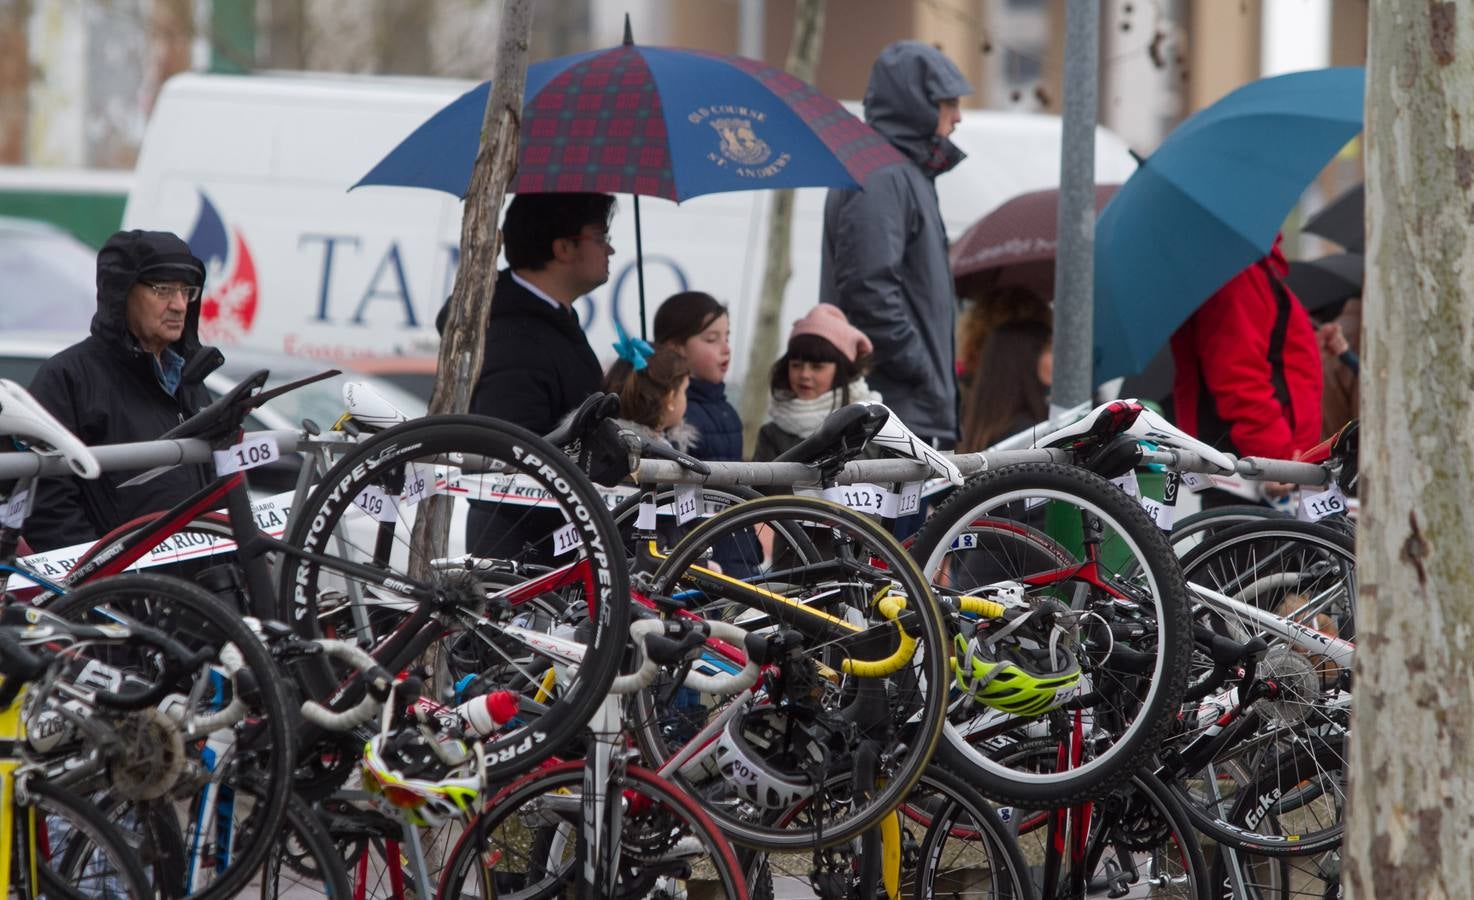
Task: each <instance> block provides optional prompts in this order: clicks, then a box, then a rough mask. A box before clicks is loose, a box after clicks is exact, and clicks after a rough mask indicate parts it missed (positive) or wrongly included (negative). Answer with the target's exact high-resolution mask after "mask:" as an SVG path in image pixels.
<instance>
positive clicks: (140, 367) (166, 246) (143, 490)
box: [24, 231, 213, 550]
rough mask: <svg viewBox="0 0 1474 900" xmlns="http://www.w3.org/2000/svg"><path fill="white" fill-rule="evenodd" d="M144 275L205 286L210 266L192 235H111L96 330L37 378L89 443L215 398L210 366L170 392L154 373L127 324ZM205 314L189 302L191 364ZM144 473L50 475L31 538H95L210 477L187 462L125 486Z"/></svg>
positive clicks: (129, 436) (41, 395)
mask: <svg viewBox="0 0 1474 900" xmlns="http://www.w3.org/2000/svg"><path fill="white" fill-rule="evenodd" d="M143 276H154V277H157V278H159V279H160V280H168V281H184V282H187V283H191V284H198V285H201V286H203V285H204V279H205V267H204V264H203V263H201V262H200V261H199V260H198V259H196V258H195V257H194V255H193V254H191V253H190V251H189V246H188V245H187V244H185V243H184V241H182V240H180V239H179V238H177V237H175V236H174V235H172V234H169V233H167V232H158V231H123V232H118V233H117V234H115V235H113V236H112V237H111V238H109V239H108V241H107V243H106V244H105V245H103V248H102V250H101V251H99V252H98V254H97V313H96V315H94V316H93V317H92V333H91V335H90V336H89V337H87V338H86V339H85V340H83V341H81V342H80V343H77V344H73V345H72V346H70V347H68V348H67V349H65V350H63V351H61V352H60V353H58V354H57V355H55V356H53V357H52V358H51V359H49V360H47V361H46V362H45V363H44V364H43V365H42V366H41V369H40V371H38V372H37V373H36V377H35V379H34V380H33V381H32V382H31V385H30V388H29V390H30V392H31V394H32V395H34V396H35V398H36V399H37V400H38V401H40V403H41V405H42V406H45V407H46V408H47V409H48V410H50V412H51V414H52V415H54V416H56V418H57V420H58V421H59V422H61V424H62V425H65V426H66V427H67V429H68V430H70V431H71V432H72V433H73V434H75V435H77V436H78V437H79V438H81V439H82V441H83V442H84V443H86V444H88V445H89V446H90V445H96V444H117V443H124V442H128V441H149V440H153V439H155V438H157V437H158V436H159V435H161V434H163V433H164V432H166V431H168V430H169V429H170V428H173V427H174V426H175V425H178V424H179V423H180V422H182V421H184V419H185V418H186V417H188V416H190V415H193V414H194V413H195V412H197V411H198V410H199V409H200V408H202V407H204V406H206V405H208V404H209V402H210V395H209V394H208V393H207V392H206V390H205V387H204V385H203V384H200V383H199V381H198V379H199V378H203V377H204V375H205V374H207V373H199V374H198V375H197V377H196V380H195V382H194V383H192V384H180V385H179V388H178V390H177V391H176V392H175V396H172V397H171V396H169V393H168V392H167V391H165V390H164V388H163V386H162V385H160V384H159V379H158V376H157V375H156V374H155V373H154V362H153V358H152V356H151V355H150V354H149V353H147V352H146V351H144V350H143V349H141V348H140V347H139V346H138V342H137V341H136V340H135V339H134V338H133V336H132V335H131V334H130V333H129V332H128V326H127V318H126V311H127V303H128V292H129V291H130V290H131V289H132V287H133V285H134V283H135V282H137V281H138V280H139V278H140V277H143ZM199 321H200V304H199V303H197V302H196V303H191V304H189V308H188V310H187V311H186V313H185V319H184V334H183V336H182V337H181V338H180V339H179V340H177V341H175V342H174V343H173V344H172V345H171V346H172V349H173V350H174V352H175V353H178V354H179V355H180V356H181V357H183V358H184V360H185V365H186V366H188V365H189V360H190V359H191V357H193V356H194V355H195V354H196V353H200V352H202V348H201V346H200V340H199ZM203 349H204V350H205V351H206V352H213V351H209V350H208V348H203ZM211 368H213V366H212V367H211ZM137 474H138V473H137V472H118V473H104V474H103V476H102V477H101V478H99V479H98V480H96V481H83V480H81V479H73V478H65V479H62V478H57V479H42V480H41V482H40V483H39V485H38V488H37V493H36V502H35V505H34V509H33V511H32V512H31V515H30V517H29V518H28V519H27V520H26V523H25V526H24V533H25V538H26V541H27V542H28V543H29V544H30V545H31V547H32V549H34V550H50V549H54V548H56V547H65V546H68V545H71V544H79V543H82V542H84V541H89V540H95V539H96V538H98V537H101V536H102V535H104V534H106V533H107V532H108V531H110V530H112V529H113V528H116V527H117V526H119V525H122V524H124V523H126V522H129V521H131V520H132V519H135V518H137V517H138V516H141V515H143V514H145V513H149V512H155V511H158V510H163V509H167V508H169V507H170V506H172V505H174V504H175V503H177V502H179V501H180V500H183V499H184V498H185V497H187V496H189V495H190V494H191V493H193V492H195V491H196V490H199V489H200V488H201V487H203V486H204V485H205V484H207V483H208V481H209V477H210V476H209V473H208V472H207V471H206V470H205V467H204V466H181V467H178V468H175V469H172V470H170V471H168V472H166V473H164V474H162V475H160V476H158V477H156V478H154V479H153V480H151V481H149V482H148V483H146V484H142V485H138V486H136V487H128V488H124V487H119V485H120V484H122V483H123V482H125V481H127V480H129V479H130V478H133V477H134V476H136V475H137Z"/></svg>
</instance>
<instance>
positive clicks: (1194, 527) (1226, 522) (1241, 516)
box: [1168, 503, 1289, 557]
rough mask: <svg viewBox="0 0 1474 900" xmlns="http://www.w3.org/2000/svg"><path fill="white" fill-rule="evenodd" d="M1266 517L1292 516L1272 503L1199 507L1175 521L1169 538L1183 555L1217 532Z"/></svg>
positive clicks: (1275, 518)
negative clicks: (1264, 504) (1270, 504)
mask: <svg viewBox="0 0 1474 900" xmlns="http://www.w3.org/2000/svg"><path fill="white" fill-rule="evenodd" d="M1265 519H1273V520H1276V521H1285V520H1287V519H1289V516H1288V515H1286V514H1285V513H1282V512H1280V511H1279V510H1277V509H1275V508H1274V507H1272V506H1261V505H1259V504H1255V503H1240V504H1235V505H1233V506H1218V507H1214V508H1212V509H1203V510H1199V511H1198V512H1195V513H1193V514H1192V515H1188V516H1183V517H1182V518H1181V519H1179V520H1177V521H1176V522H1173V523H1172V532H1171V534H1169V535H1168V540H1170V541H1171V542H1172V549H1173V550H1175V551H1176V552H1177V555H1178V556H1179V557H1180V556H1182V555H1183V554H1185V553H1187V552H1188V551H1189V550H1191V549H1193V548H1194V547H1196V546H1198V545H1199V544H1201V543H1202V542H1203V541H1205V540H1208V539H1209V538H1211V537H1212V536H1213V535H1215V534H1221V533H1223V532H1224V531H1227V530H1228V529H1230V528H1233V527H1234V526H1236V525H1242V524H1244V523H1245V522H1262V521H1264V520H1265Z"/></svg>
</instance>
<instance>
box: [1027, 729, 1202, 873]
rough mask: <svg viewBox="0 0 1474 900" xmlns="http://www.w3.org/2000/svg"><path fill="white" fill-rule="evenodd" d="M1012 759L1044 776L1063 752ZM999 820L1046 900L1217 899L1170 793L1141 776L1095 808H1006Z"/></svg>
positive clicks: (1035, 746)
mask: <svg viewBox="0 0 1474 900" xmlns="http://www.w3.org/2000/svg"><path fill="white" fill-rule="evenodd" d="M1008 754H1009V756H1010V759H1009V762H1010V763H1011V764H1012V765H1014V766H1016V767H1019V768H1034V769H1038V770H1041V771H1042V770H1048V769H1052V768H1055V767H1056V766H1057V764H1058V750H1057V748H1056V747H1055V746H1054V745H1053V744H1052V743H1051V742H1048V741H1032V742H1028V743H1026V744H1022V745H1019V746H1017V747H1014V748H1011V749H1010V750H1009V751H1008ZM999 814H1000V816H1001V817H1002V818H1003V821H1004V822H1005V823H1006V824H1007V825H1009V826H1010V827H1011V828H1012V829H1013V830H1014V831H1015V832H1016V833H1017V835H1018V842H1019V847H1020V852H1021V853H1022V855H1023V857H1024V859H1025V860H1027V861H1028V863H1029V864H1030V866H1031V869H1030V871H1031V873H1032V878H1033V882H1034V883H1033V887H1034V888H1035V889H1036V890H1038V891H1039V895H1040V896H1041V897H1042V898H1050V900H1052V898H1055V897H1075V896H1092V897H1093V896H1109V897H1151V898H1166V900H1177V898H1181V900H1187V898H1202V900H1205V898H1208V897H1211V896H1213V883H1212V882H1210V881H1209V869H1208V865H1207V862H1206V860H1205V858H1204V855H1203V848H1202V845H1201V844H1200V843H1199V842H1198V838H1197V832H1195V831H1194V830H1193V828H1192V823H1191V822H1190V821H1189V820H1188V818H1187V814H1186V813H1185V812H1184V811H1183V809H1182V807H1181V805H1180V804H1179V803H1178V802H1177V800H1176V798H1175V797H1174V796H1173V795H1172V793H1171V792H1170V791H1168V790H1167V788H1166V787H1165V786H1164V785H1163V784H1162V782H1161V780H1160V779H1158V778H1157V777H1156V776H1155V775H1153V774H1152V773H1151V772H1148V771H1146V770H1144V769H1143V770H1139V771H1137V772H1136V773H1134V774H1133V775H1132V776H1131V778H1130V779H1129V780H1128V781H1126V782H1124V783H1121V784H1118V785H1116V787H1114V788H1112V789H1111V791H1110V792H1109V793H1108V794H1106V795H1105V796H1104V797H1102V798H1100V799H1098V800H1095V801H1088V802H1086V803H1083V804H1074V805H1071V806H1069V807H1056V808H1044V809H1040V808H1025V807H1006V808H1004V809H1001V810H999ZM1086 823H1088V825H1086ZM1082 826H1084V827H1082Z"/></svg>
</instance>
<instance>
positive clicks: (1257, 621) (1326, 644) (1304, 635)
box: [1187, 582, 1356, 671]
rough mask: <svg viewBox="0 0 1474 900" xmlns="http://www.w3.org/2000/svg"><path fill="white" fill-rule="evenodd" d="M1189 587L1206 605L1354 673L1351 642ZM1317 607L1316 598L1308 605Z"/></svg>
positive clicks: (1204, 589) (1201, 588)
mask: <svg viewBox="0 0 1474 900" xmlns="http://www.w3.org/2000/svg"><path fill="white" fill-rule="evenodd" d="M1187 588H1188V590H1189V591H1191V592H1192V594H1193V595H1194V596H1195V597H1196V598H1197V599H1198V601H1199V602H1201V603H1202V604H1203V605H1204V606H1207V607H1209V608H1211V609H1214V610H1217V611H1218V612H1222V613H1229V614H1232V615H1234V616H1238V617H1239V618H1240V619H1246V620H1248V621H1250V622H1253V623H1254V625H1255V626H1256V627H1257V628H1259V629H1260V630H1261V631H1263V632H1267V633H1269V634H1272V635H1274V636H1275V637H1277V638H1279V639H1280V640H1282V641H1284V642H1285V643H1287V644H1289V645H1290V646H1291V647H1294V648H1295V649H1297V650H1303V651H1305V652H1307V653H1313V654H1315V655H1317V656H1326V657H1329V658H1330V659H1331V660H1332V661H1333V662H1334V663H1335V664H1336V665H1337V666H1340V667H1341V668H1342V669H1344V670H1346V671H1350V670H1351V668H1352V664H1353V663H1354V662H1355V660H1356V645H1355V644H1354V643H1352V642H1351V641H1348V640H1345V639H1343V638H1338V637H1335V636H1333V635H1329V634H1326V633H1325V632H1323V631H1317V630H1316V629H1314V628H1312V627H1310V626H1308V625H1304V624H1302V623H1300V622H1296V621H1295V620H1294V619H1289V618H1286V617H1284V616H1281V615H1278V614H1276V613H1272V612H1269V611H1267V610H1263V609H1260V608H1259V607H1257V606H1253V605H1251V604H1248V603H1245V602H1243V601H1242V600H1235V599H1234V598H1233V597H1230V596H1228V595H1226V594H1221V593H1219V592H1218V591H1215V590H1213V589H1212V588H1208V587H1204V586H1203V585H1201V584H1196V583H1193V582H1189V583H1188V585H1187ZM1314 604H1315V601H1314V599H1312V601H1311V603H1310V604H1308V605H1310V606H1312V607H1313V606H1314Z"/></svg>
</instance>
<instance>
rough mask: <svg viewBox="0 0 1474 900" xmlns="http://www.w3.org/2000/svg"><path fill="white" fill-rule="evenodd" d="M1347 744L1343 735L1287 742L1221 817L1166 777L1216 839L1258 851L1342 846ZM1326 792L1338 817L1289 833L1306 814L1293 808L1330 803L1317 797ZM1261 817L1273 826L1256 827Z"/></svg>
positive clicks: (1281, 853) (1304, 851)
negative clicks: (1294, 823) (1261, 828)
mask: <svg viewBox="0 0 1474 900" xmlns="http://www.w3.org/2000/svg"><path fill="white" fill-rule="evenodd" d="M1344 748H1345V743H1344V740H1343V739H1342V738H1340V737H1336V738H1333V739H1323V738H1313V739H1309V740H1302V741H1296V742H1294V743H1291V744H1289V746H1288V747H1287V748H1286V749H1287V750H1288V752H1287V753H1279V754H1276V755H1275V756H1274V757H1273V758H1271V759H1269V760H1267V761H1266V763H1265V765H1263V766H1262V767H1261V768H1260V769H1259V770H1258V771H1255V772H1250V773H1248V775H1247V778H1246V779H1245V783H1244V784H1241V785H1239V786H1238V787H1237V789H1236V790H1235V792H1234V795H1233V797H1232V798H1230V803H1229V804H1228V808H1227V810H1226V811H1225V815H1224V816H1221V817H1220V816H1216V815H1212V814H1210V813H1209V812H1208V810H1207V809H1205V807H1204V805H1202V804H1200V803H1198V802H1197V800H1196V799H1195V798H1194V796H1193V795H1192V794H1191V793H1190V792H1189V791H1188V790H1187V789H1186V787H1185V786H1184V785H1182V784H1181V782H1180V781H1179V780H1178V779H1172V780H1170V781H1167V782H1165V783H1166V784H1167V786H1168V788H1169V789H1170V790H1171V791H1172V792H1173V794H1174V795H1176V797H1177V799H1178V800H1179V801H1180V802H1181V803H1182V806H1183V809H1184V810H1185V811H1186V813H1187V816H1188V818H1189V819H1190V820H1191V821H1192V823H1193V827H1195V828H1197V829H1198V831H1200V832H1202V833H1203V834H1204V835H1206V836H1207V837H1209V838H1211V839H1213V840H1214V841H1215V842H1217V843H1219V844H1223V845H1226V846H1230V847H1233V848H1235V849H1237V850H1242V851H1244V852H1245V853H1251V854H1254V855H1256V856H1268V857H1295V856H1310V855H1313V854H1317V853H1324V852H1326V851H1328V850H1334V849H1335V848H1337V847H1339V846H1341V838H1342V834H1343V830H1344V825H1345V823H1344V822H1343V821H1342V819H1341V817H1340V816H1341V814H1343V813H1344V812H1345V806H1346V797H1345V794H1344V784H1345V775H1346V769H1347V765H1346V756H1345V749H1344ZM1215 771H1216V770H1215ZM1220 780H1221V779H1220ZM1323 798H1324V799H1326V800H1327V802H1328V803H1329V804H1330V805H1331V806H1332V807H1334V810H1335V812H1336V818H1335V819H1334V821H1332V822H1330V823H1329V824H1325V823H1322V824H1320V825H1319V827H1317V828H1316V829H1315V830H1314V831H1302V830H1298V829H1297V830H1296V831H1294V832H1292V833H1288V834H1287V833H1285V832H1286V830H1287V826H1289V825H1290V823H1291V822H1292V821H1293V822H1297V823H1298V822H1303V821H1305V818H1304V816H1303V815H1302V816H1298V817H1292V814H1293V813H1296V812H1298V811H1302V810H1304V809H1305V808H1306V807H1308V806H1310V805H1312V804H1314V805H1316V806H1317V807H1320V808H1324V807H1325V805H1326V803H1320V802H1317V801H1319V800H1321V799H1323ZM1307 815H1317V814H1316V813H1313V812H1312V813H1309V814H1307ZM1261 822H1262V823H1265V824H1268V825H1270V826H1271V827H1272V828H1273V829H1274V832H1272V833H1265V832H1263V831H1260V830H1257V828H1258V826H1259V825H1260V823H1261Z"/></svg>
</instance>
